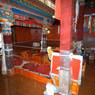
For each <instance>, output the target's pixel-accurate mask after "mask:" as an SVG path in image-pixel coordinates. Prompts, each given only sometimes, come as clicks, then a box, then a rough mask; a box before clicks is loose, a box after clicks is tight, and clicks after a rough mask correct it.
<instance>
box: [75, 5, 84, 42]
mask: <svg viewBox="0 0 95 95" xmlns="http://www.w3.org/2000/svg"><path fill="white" fill-rule="evenodd" d="M83 24H84V4H81V5H80V11H79V18H78V22H77V40H78V41H81V40H83Z"/></svg>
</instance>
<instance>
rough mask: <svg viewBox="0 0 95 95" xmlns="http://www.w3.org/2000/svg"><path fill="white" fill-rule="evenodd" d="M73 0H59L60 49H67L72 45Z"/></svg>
mask: <svg viewBox="0 0 95 95" xmlns="http://www.w3.org/2000/svg"><path fill="white" fill-rule="evenodd" d="M73 1H74V0H61V8H62V9H61V29H60V51H64V50H66V51H69V50H70V49H71V45H72V28H73V27H72V25H73V24H72V23H73V21H72V20H73V10H74V9H73V8H74V6H73V4H74V3H73Z"/></svg>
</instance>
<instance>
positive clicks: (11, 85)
mask: <svg viewBox="0 0 95 95" xmlns="http://www.w3.org/2000/svg"><path fill="white" fill-rule="evenodd" d="M44 90H45V85H44V84H42V83H40V82H38V81H35V80H34V79H31V78H26V77H24V76H21V75H13V76H2V75H0V95H43V92H44ZM79 95H95V63H89V64H87V69H86V76H85V77H84V78H83V79H82V85H81V87H80V90H79Z"/></svg>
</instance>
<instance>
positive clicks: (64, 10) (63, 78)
mask: <svg viewBox="0 0 95 95" xmlns="http://www.w3.org/2000/svg"><path fill="white" fill-rule="evenodd" d="M73 8H74V0H56V10H55V12H56V13H55V17H57V18H58V19H60V24H61V26H60V55H61V54H62V55H63V56H61V60H60V69H59V92H60V93H61V95H70V89H69V88H70V80H71V79H70V57H69V55H70V52H71V46H72V32H73V29H72V28H73V27H72V26H73V10H74V9H73Z"/></svg>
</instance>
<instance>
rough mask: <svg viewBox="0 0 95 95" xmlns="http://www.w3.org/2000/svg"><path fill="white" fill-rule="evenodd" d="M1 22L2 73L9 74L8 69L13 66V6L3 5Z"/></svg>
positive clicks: (0, 9) (0, 13) (0, 12)
mask: <svg viewBox="0 0 95 95" xmlns="http://www.w3.org/2000/svg"><path fill="white" fill-rule="evenodd" d="M0 23H1V25H2V42H3V45H2V74H3V75H4V74H7V71H8V70H10V69H11V68H12V56H13V47H12V31H11V25H12V23H13V14H12V11H11V7H10V6H8V5H2V8H0Z"/></svg>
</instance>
